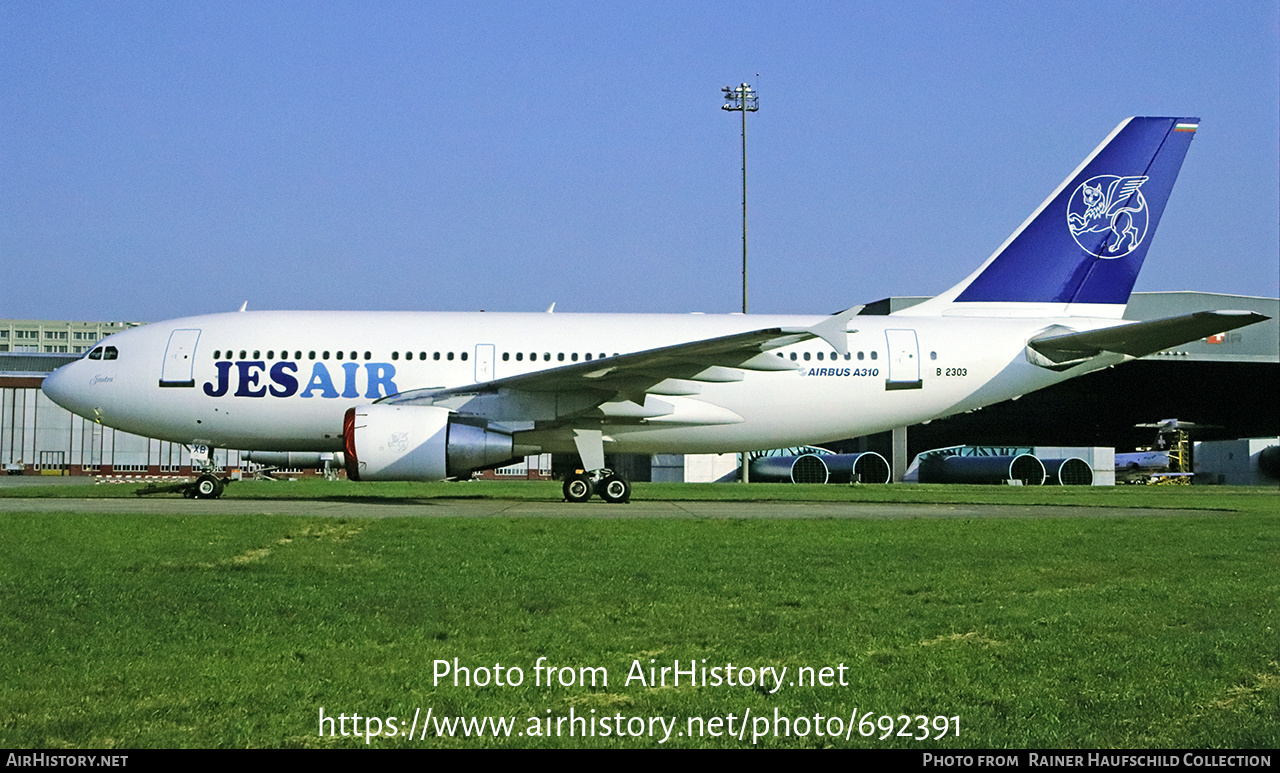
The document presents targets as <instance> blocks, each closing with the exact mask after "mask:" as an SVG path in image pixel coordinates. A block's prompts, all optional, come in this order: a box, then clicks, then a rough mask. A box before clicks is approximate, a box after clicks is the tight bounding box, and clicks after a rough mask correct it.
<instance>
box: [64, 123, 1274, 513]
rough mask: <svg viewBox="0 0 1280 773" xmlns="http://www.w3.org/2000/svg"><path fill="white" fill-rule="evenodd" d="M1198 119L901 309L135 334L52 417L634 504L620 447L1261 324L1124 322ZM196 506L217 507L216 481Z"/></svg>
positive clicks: (878, 417)
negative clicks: (552, 485) (70, 415)
mask: <svg viewBox="0 0 1280 773" xmlns="http://www.w3.org/2000/svg"><path fill="white" fill-rule="evenodd" d="M1198 126H1199V119H1198V118H1159V117H1151V118H1148V117H1139V118H1129V119H1127V120H1125V121H1122V122H1121V123H1120V125H1119V126H1117V127H1116V128H1115V130H1113V131H1112V132H1111V134H1110V135H1108V136H1107V137H1106V139H1104V140H1103V142H1102V143H1101V144H1100V145H1099V146H1098V147H1097V148H1096V149H1095V150H1094V151H1093V152H1092V153H1090V154H1089V155H1088V157H1087V158H1085V160H1084V161H1083V162H1082V163H1081V164H1080V166H1079V167H1077V168H1076V169H1075V171H1073V172H1072V173H1071V174H1070V175H1068V176H1067V178H1066V179H1065V180H1063V182H1062V183H1061V185H1059V186H1058V188H1057V189H1056V190H1054V191H1053V193H1052V194H1050V195H1049V197H1048V198H1047V199H1045V201H1044V202H1043V203H1042V204H1041V205H1040V206H1039V207H1038V208H1037V209H1036V210H1035V211H1034V212H1033V213H1032V214H1031V215H1030V217H1028V218H1027V219H1026V221H1025V222H1023V224H1022V225H1021V226H1020V227H1019V228H1018V229H1017V230H1016V231H1015V232H1014V233H1013V234H1012V235H1011V236H1010V237H1009V238H1008V239H1006V240H1005V242H1004V243H1003V244H1001V245H1000V247H999V248H998V249H997V250H996V251H995V252H994V253H993V254H992V255H991V256H990V257H989V258H988V259H987V260H986V261H985V262H984V263H982V264H981V266H979V268H978V269H977V270H976V271H974V272H973V273H972V274H971V275H970V276H968V277H967V278H966V279H964V280H963V281H961V282H959V283H958V284H956V285H955V286H954V287H951V288H950V289H948V290H947V291H945V292H943V293H941V294H940V295H938V296H936V297H934V298H931V299H929V300H926V301H924V302H923V303H921V304H919V305H916V306H912V307H910V308H907V309H902V310H899V311H896V312H894V313H892V314H889V315H866V314H859V312H860V311H862V310H863V307H861V306H854V307H852V308H849V309H846V310H845V311H842V312H840V313H838V314H834V315H830V316H815V315H807V316H806V315H801V316H771V315H770V316H765V315H759V316H757V315H743V314H721V315H714V314H692V315H685V314H562V313H554V311H553V310H552V309H549V310H548V312H545V313H493V312H474V313H443V312H434V313H433V312H342V311H260V312H251V311H245V310H244V308H243V307H242V308H241V310H240V311H238V312H229V313H222V314H208V315H204V316H194V317H186V318H182V319H175V320H170V321H167V322H158V323H153V324H149V325H145V326H142V327H136V328H131V329H129V330H125V331H122V332H119V333H115V334H113V335H111V336H108V337H107V338H105V339H103V340H102V341H100V342H99V343H98V344H97V345H96V346H95V347H93V349H92V350H91V351H89V352H88V353H87V354H86V355H85V356H84V357H83V358H82V359H79V360H77V361H75V362H72V363H70V364H68V365H65V366H63V367H61V368H59V369H58V370H56V371H55V372H53V373H52V374H50V375H49V376H48V377H47V378H46V379H45V381H44V385H43V389H44V393H45V394H46V395H48V396H49V398H50V399H52V400H53V401H54V402H55V403H57V404H58V405H61V406H63V407H65V408H67V409H68V410H70V411H72V412H74V413H77V414H79V415H81V416H84V417H86V418H87V419H91V420H93V421H97V422H101V423H102V424H105V425H108V426H111V427H115V428H117V429H120V430H124V431H127V432H132V433H135V434H138V435H143V436H148V437H153V438H160V439H164V440H170V441H174V442H178V443H184V444H190V445H191V446H192V447H193V448H196V447H200V446H207V447H220V448H239V449H255V450H261V451H272V450H276V451H314V452H330V453H332V452H343V454H344V457H345V466H346V470H347V474H348V477H349V478H350V479H351V480H356V481H377V480H421V481H427V480H441V479H458V478H461V479H466V478H469V477H470V476H471V475H472V473H473V472H475V471H477V470H482V469H487V468H494V467H498V466H501V465H504V464H507V463H509V462H510V461H512V460H513V459H517V458H520V457H523V456H526V455H529V454H534V453H544V452H552V453H572V452H576V453H577V454H578V455H579V456H580V458H581V460H582V469H581V470H580V471H579V472H578V473H575V474H573V475H570V476H569V477H568V478H567V479H566V480H565V482H564V495H565V499H566V500H568V501H571V502H583V501H587V500H588V499H590V498H591V497H592V495H593V494H598V495H599V496H600V497H601V498H602V499H603V500H605V501H606V502H611V503H619V502H626V501H629V499H630V496H631V484H630V482H629V481H627V480H626V479H625V478H623V477H622V476H619V475H617V474H615V473H614V472H612V471H611V470H609V469H608V468H607V467H606V464H605V454H606V452H608V453H725V452H742V451H750V450H757V449H766V448H777V447H782V446H797V445H803V444H820V443H822V442H824V441H832V440H837V439H842V438H848V437H857V436H861V435H866V434H870V433H874V432H882V431H885V430H889V429H893V428H895V427H903V426H909V425H912V424H917V423H920V422H924V421H928V420H932V419H936V418H940V417H944V416H948V415H951V414H955V413H960V412H964V411H969V410H973V409H975V408H979V407H982V406H985V405H989V404H992V403H997V402H1000V401H1003V400H1008V399H1011V398H1015V397H1018V396H1020V395H1023V394H1025V393H1027V392H1031V391H1033V390H1037V389H1042V388H1044V387H1047V386H1050V385H1052V384H1056V383H1058V382H1061V381H1064V380H1066V379H1069V378H1074V377H1076V376H1080V375H1083V374H1085V373H1089V372H1091V371H1095V370H1099V369H1101V368H1106V367H1110V366H1113V365H1117V364H1120V363H1122V362H1125V361H1127V360H1131V359H1134V358H1137V357H1141V356H1144V355H1146V354H1150V353H1153V352H1157V351H1160V350H1162V349H1166V348H1169V347H1171V346H1176V345H1180V344H1182V343H1185V342H1188V341H1192V340H1196V339H1199V338H1203V337H1205V336H1207V335H1213V334H1218V333H1222V332H1224V331H1228V330H1233V329H1235V328H1238V327H1243V326H1245V325H1249V324H1253V323H1256V322H1260V321H1262V320H1264V319H1267V317H1265V316H1263V315H1261V314H1257V313H1255V312H1249V311H1234V310H1223V311H1205V312H1197V313H1194V314H1189V315H1185V316H1179V317H1171V318H1166V319H1158V320H1151V321H1144V322H1125V321H1122V320H1121V316H1122V314H1123V313H1124V309H1125V304H1126V303H1127V302H1128V298H1129V294H1130V291H1131V290H1132V288H1133V285H1134V281H1135V280H1136V278H1137V274H1138V270H1139V269H1140V268H1141V265H1142V262H1143V260H1144V258H1145V257H1146V254H1147V250H1148V248H1149V247H1150V245H1151V240H1152V236H1153V234H1154V232H1155V230H1156V226H1157V224H1158V223H1159V220H1160V217H1161V215H1162V213H1163V211H1164V207H1165V203H1166V201H1167V200H1168V197H1169V194H1170V191H1171V190H1172V188H1173V184H1174V180H1175V179H1176V177H1177V174H1178V171H1179V169H1180V168H1181V165H1182V161H1183V158H1184V157H1185V155H1186V152H1187V149H1188V147H1189V146H1190V143H1191V139H1192V137H1193V136H1194V135H1195V132H1196V130H1197V128H1198ZM210 471H211V468H209V469H207V470H206V471H205V474H204V475H202V476H201V478H200V479H199V480H198V481H197V487H196V489H195V492H194V496H199V497H216V496H217V495H219V494H220V493H221V483H220V482H219V480H218V479H217V478H214V477H213V476H212V475H210V474H208V473H209V472H210Z"/></svg>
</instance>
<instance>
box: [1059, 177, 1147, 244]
mask: <svg viewBox="0 0 1280 773" xmlns="http://www.w3.org/2000/svg"><path fill="white" fill-rule="evenodd" d="M1146 181H1147V177H1145V176H1135V177H1117V176H1116V175H1112V174H1103V175H1098V176H1097V177H1092V178H1090V179H1088V180H1085V181H1084V182H1082V183H1080V186H1079V187H1078V188H1076V190H1075V192H1074V193H1072V194H1071V200H1070V201H1068V202H1067V227H1068V228H1070V229H1071V236H1072V237H1073V238H1074V239H1075V240H1076V244H1079V245H1080V247H1081V248H1082V249H1083V250H1084V251H1085V252H1087V253H1089V254H1090V255H1093V256H1094V257H1098V258H1106V259H1114V258H1122V257H1124V256H1125V255H1128V254H1129V253H1130V252H1133V251H1134V250H1135V249H1137V248H1138V245H1139V244H1142V240H1143V239H1144V238H1145V237H1146V235H1147V201H1146V199H1144V198H1143V197H1142V191H1140V190H1138V189H1139V188H1141V187H1142V184H1143V183H1145V182H1146ZM1088 234H1106V235H1105V236H1104V237H1102V239H1101V240H1098V239H1097V238H1096V237H1094V238H1090V237H1089V236H1088Z"/></svg>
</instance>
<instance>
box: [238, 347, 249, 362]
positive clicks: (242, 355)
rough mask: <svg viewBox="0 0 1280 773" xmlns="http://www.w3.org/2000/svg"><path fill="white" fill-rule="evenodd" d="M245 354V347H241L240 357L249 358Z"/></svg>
mask: <svg viewBox="0 0 1280 773" xmlns="http://www.w3.org/2000/svg"><path fill="white" fill-rule="evenodd" d="M244 355H245V350H244V349H241V350H240V359H242V360H247V359H249V358H248V357H245V356H244Z"/></svg>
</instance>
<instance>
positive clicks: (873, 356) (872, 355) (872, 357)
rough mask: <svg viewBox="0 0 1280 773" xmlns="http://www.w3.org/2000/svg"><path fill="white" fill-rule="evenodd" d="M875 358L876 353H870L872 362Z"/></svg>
mask: <svg viewBox="0 0 1280 773" xmlns="http://www.w3.org/2000/svg"><path fill="white" fill-rule="evenodd" d="M876 356H877V355H876V353H875V352H872V353H871V359H873V360H874V359H876Z"/></svg>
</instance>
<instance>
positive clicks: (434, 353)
mask: <svg viewBox="0 0 1280 773" xmlns="http://www.w3.org/2000/svg"><path fill="white" fill-rule="evenodd" d="M431 359H433V360H438V359H440V352H432V353H431Z"/></svg>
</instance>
